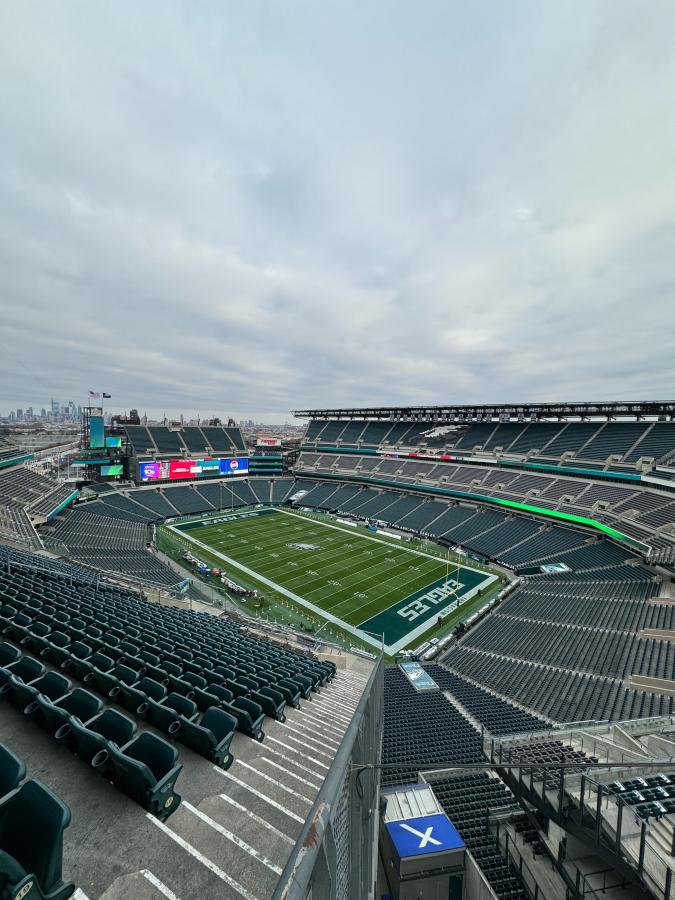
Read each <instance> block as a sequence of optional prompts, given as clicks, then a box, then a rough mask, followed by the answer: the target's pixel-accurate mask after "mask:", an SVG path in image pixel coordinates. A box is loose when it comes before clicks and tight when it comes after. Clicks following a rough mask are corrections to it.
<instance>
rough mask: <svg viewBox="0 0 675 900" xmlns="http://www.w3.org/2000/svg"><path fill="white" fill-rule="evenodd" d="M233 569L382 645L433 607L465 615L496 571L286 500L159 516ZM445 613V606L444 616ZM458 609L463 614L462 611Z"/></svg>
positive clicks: (403, 637)
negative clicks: (187, 516)
mask: <svg viewBox="0 0 675 900" xmlns="http://www.w3.org/2000/svg"><path fill="white" fill-rule="evenodd" d="M168 527H169V528H170V529H171V530H172V531H175V532H178V533H180V534H181V536H182V537H183V539H187V540H188V541H189V542H190V543H191V544H192V545H193V548H192V550H193V553H194V554H195V555H196V556H199V551H200V548H201V549H202V550H205V551H207V552H208V553H209V555H210V556H211V557H215V558H217V559H219V560H220V561H221V568H223V569H224V571H225V572H226V573H227V575H228V577H230V578H232V580H234V581H236V580H237V574H238V573H241V574H243V575H244V576H248V577H249V578H251V579H253V580H254V581H255V582H257V583H258V584H259V585H260V586H261V587H262V591H263V592H264V589H265V586H267V587H268V588H271V589H272V590H273V591H275V592H276V593H277V594H280V595H282V596H284V597H287V598H289V599H291V600H292V601H294V602H295V603H297V604H300V605H301V606H304V607H305V608H306V609H309V610H312V611H313V612H314V613H316V614H318V615H319V616H321V617H323V618H325V619H327V620H328V621H330V622H332V623H334V624H336V625H339V626H340V627H341V628H343V629H344V630H345V631H347V632H350V633H352V634H353V635H355V636H357V637H358V638H360V639H361V640H365V641H366V642H367V643H370V644H371V645H373V646H380V644H381V642H382V635H384V643H385V646H386V650H387V652H388V653H395V652H397V651H398V650H401V649H402V648H403V647H406V646H408V645H410V644H412V643H414V642H415V640H416V639H417V638H419V636H420V635H421V634H423V633H424V632H426V631H427V630H429V628H430V627H431V626H433V625H434V624H435V622H436V619H437V617H438V616H439V615H442V616H446V615H447V614H448V613H451V612H454V611H457V610H458V609H459V608H460V607H462V608H463V611H464V610H465V611H466V616H468V615H469V614H470V612H471V609H472V608H473V607H474V606H475V605H476V601H474V603H470V602H469V601H471V600H472V599H473V598H476V597H477V595H478V593H479V592H481V591H482V590H483V589H484V588H487V587H489V586H490V585H491V584H492V583H493V582H495V581H496V579H497V576H496V575H492V574H489V573H487V572H482V571H480V570H478V569H475V568H472V567H471V566H469V565H462V566H459V567H458V566H457V565H456V564H455V563H451V564H450V565H449V566H448V564H447V562H446V561H445V560H443V559H440V558H439V557H438V556H433V555H430V554H427V553H425V552H423V551H419V550H414V549H412V548H410V547H409V546H408V545H407V544H406V543H401V544H400V545H399V544H398V543H395V542H393V541H389V540H383V539H381V538H379V537H378V536H376V535H373V534H372V533H371V532H369V531H367V530H366V529H365V528H364V527H363V526H359V527H358V528H349V527H343V526H340V525H335V524H332V523H331V522H330V521H329V520H328V519H327V520H326V521H323V520H316V519H310V518H307V517H305V516H303V515H301V514H299V513H296V512H292V511H290V510H285V509H275V508H263V509H254V510H251V511H248V512H236V511H235V512H232V513H221V514H219V515H217V516H212V517H210V518H208V519H197V520H195V521H190V522H184V523H180V524H178V523H177V524H173V525H169V526H168ZM453 618H454V616H453ZM462 618H464V616H462Z"/></svg>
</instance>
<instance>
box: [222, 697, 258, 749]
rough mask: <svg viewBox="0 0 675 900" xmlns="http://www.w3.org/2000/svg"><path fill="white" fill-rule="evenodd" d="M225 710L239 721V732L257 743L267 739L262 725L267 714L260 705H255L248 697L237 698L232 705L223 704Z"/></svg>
mask: <svg viewBox="0 0 675 900" xmlns="http://www.w3.org/2000/svg"><path fill="white" fill-rule="evenodd" d="M222 706H223V709H224V710H225V711H226V712H228V713H229V714H230V715H231V716H234V718H235V719H236V720H237V731H241V733H242V734H245V735H247V736H248V737H252V738H255V740H256V741H261V742H262V741H263V740H264V739H265V732H264V731H263V730H262V724H263V721H264V719H265V714H264V713H263V711H262V707H261V706H260V704H259V703H254V702H253V701H252V700H248V699H247V698H246V697H235V698H234V700H233V701H232V703H223V705H222Z"/></svg>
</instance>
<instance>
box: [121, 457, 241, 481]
mask: <svg viewBox="0 0 675 900" xmlns="http://www.w3.org/2000/svg"><path fill="white" fill-rule="evenodd" d="M222 475H248V458H247V457H207V458H205V459H169V460H154V461H153V462H143V463H139V465H138V477H139V479H140V480H141V481H181V480H183V479H187V478H205V477H211V478H213V477H215V476H222Z"/></svg>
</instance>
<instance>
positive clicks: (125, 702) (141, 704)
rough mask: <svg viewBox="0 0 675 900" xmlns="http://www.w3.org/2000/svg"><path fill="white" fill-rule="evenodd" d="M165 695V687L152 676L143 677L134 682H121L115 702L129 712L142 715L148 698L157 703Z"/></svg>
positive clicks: (146, 706) (145, 710)
mask: <svg viewBox="0 0 675 900" xmlns="http://www.w3.org/2000/svg"><path fill="white" fill-rule="evenodd" d="M165 697H166V688H165V687H164V685H163V684H160V683H159V682H158V681H155V680H154V679H152V678H147V677H143V678H141V679H140V680H139V681H137V682H136V684H133V685H128V684H121V685H120V692H119V695H118V696H117V698H116V699H117V702H118V703H119V704H120V706H123V707H124V708H125V709H128V710H129V712H132V713H136V715H138V716H144V715H145V713H146V712H147V708H148V698H150V699H152V700H156V701H157V702H158V703H159V702H160V701H162V700H163V699H164V698H165Z"/></svg>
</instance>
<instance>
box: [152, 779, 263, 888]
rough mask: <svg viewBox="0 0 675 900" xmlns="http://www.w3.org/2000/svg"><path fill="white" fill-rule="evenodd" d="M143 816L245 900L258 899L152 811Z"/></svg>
mask: <svg viewBox="0 0 675 900" xmlns="http://www.w3.org/2000/svg"><path fill="white" fill-rule="evenodd" d="M213 768H214V769H215V768H216V766H214V767H213ZM226 774H227V773H226V772H223V775H226ZM145 816H146V818H147V819H149V820H150V821H151V822H154V824H155V825H156V826H157V827H158V828H159V829H160V830H161V831H163V832H164V834H166V835H168V836H169V837H170V838H171V840H172V841H175V842H176V843H177V844H178V846H179V847H182V848H183V850H186V851H187V852H188V853H189V854H190V856H194V858H195V859H196V860H198V861H199V862H200V863H201V864H202V865H203V866H206V868H207V869H208V870H209V871H210V872H213V874H214V875H216V876H217V877H218V878H220V880H221V881H224V882H225V884H227V885H229V887H231V888H232V890H233V891H236V892H237V893H238V894H241V896H242V897H244V898H245V900H258V898H257V897H256V896H255V895H254V894H252V893H251V892H250V891H247V890H246V888H245V887H244V886H243V885H241V884H239V882H238V881H235V880H234V878H232V877H231V876H230V875H228V874H227V872H223V870H222V869H221V868H220V867H219V866H217V865H216V864H215V863H214V862H212V861H211V860H210V859H209V858H208V857H207V856H204V854H203V853H200V852H199V850H197V848H196V847H193V846H192V844H188V842H187V841H186V840H184V838H182V837H181V836H180V835H179V834H176V832H175V831H172V829H171V828H169V826H168V825H165V824H164V822H160V820H159V819H156V818H155V817H154V816H153V815H152V813H146V814H145Z"/></svg>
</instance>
